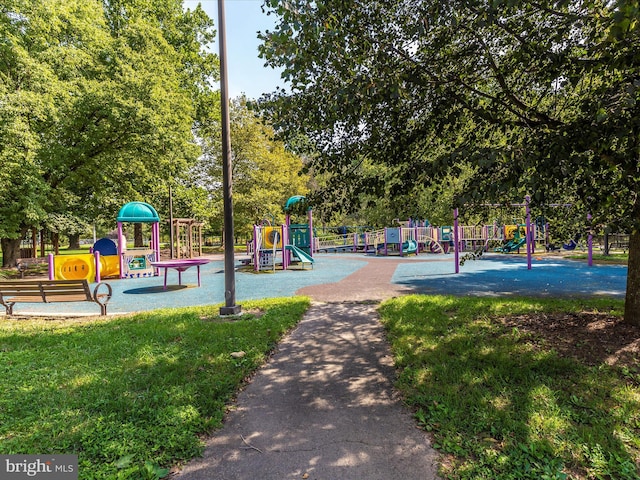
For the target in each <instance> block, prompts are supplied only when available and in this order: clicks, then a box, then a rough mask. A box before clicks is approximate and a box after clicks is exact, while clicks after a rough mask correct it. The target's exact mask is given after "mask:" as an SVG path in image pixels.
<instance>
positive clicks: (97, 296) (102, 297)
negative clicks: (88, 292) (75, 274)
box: [93, 282, 113, 315]
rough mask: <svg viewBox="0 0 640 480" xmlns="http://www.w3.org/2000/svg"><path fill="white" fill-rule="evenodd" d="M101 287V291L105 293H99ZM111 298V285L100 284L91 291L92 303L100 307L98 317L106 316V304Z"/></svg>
mask: <svg viewBox="0 0 640 480" xmlns="http://www.w3.org/2000/svg"><path fill="white" fill-rule="evenodd" d="M102 286H104V288H102V290H105V289H106V292H100V290H101V287H102ZM112 296H113V289H112V288H111V285H109V284H108V283H106V282H100V283H99V284H97V285H96V286H95V288H94V289H93V301H94V302H96V303H97V304H98V305H100V315H106V314H107V303H109V300H111V297H112Z"/></svg>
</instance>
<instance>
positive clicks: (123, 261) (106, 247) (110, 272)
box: [49, 202, 160, 282]
mask: <svg viewBox="0 0 640 480" xmlns="http://www.w3.org/2000/svg"><path fill="white" fill-rule="evenodd" d="M117 220H118V244H117V245H116V243H115V242H114V241H113V240H111V239H109V238H102V239H100V240H98V241H97V242H96V243H95V244H94V245H93V247H92V251H91V252H92V253H83V254H76V255H53V254H50V255H49V279H50V280H54V279H56V280H84V279H86V280H90V281H96V282H100V280H101V278H104V277H119V278H139V277H151V276H154V275H156V269H155V268H154V267H153V265H151V262H154V261H158V260H159V259H160V241H159V238H160V229H159V222H160V218H159V217H158V213H157V212H156V211H155V209H154V208H153V207H152V206H151V205H149V204H148V203H144V202H130V203H127V204H126V205H124V206H123V207H122V208H121V209H120V212H119V213H118V218H117ZM126 222H131V223H150V224H151V243H150V246H149V247H148V248H147V247H143V248H131V249H127V241H126V238H125V237H124V234H123V229H122V226H123V223H126Z"/></svg>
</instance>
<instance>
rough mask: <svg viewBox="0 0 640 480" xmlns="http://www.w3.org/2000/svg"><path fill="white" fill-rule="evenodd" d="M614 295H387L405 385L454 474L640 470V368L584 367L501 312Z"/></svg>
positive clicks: (617, 309) (604, 307)
mask: <svg viewBox="0 0 640 480" xmlns="http://www.w3.org/2000/svg"><path fill="white" fill-rule="evenodd" d="M583 309H588V310H599V311H606V312H613V313H614V314H615V315H620V314H621V310H622V302H618V301H585V300H580V301H558V300H533V299H528V300H527V299H487V298H453V297H446V296H407V297H402V298H397V299H394V300H390V301H388V302H386V303H384V304H383V305H382V307H381V310H380V311H381V315H382V318H383V322H384V324H385V326H386V328H387V329H388V334H389V339H390V341H391V343H392V348H393V352H394V356H395V360H396V363H397V366H398V367H399V370H400V374H399V380H398V384H397V385H398V387H399V388H400V389H401V391H402V392H403V394H404V395H405V398H406V401H407V402H408V403H409V404H410V405H411V406H412V407H413V408H415V411H416V418H417V420H418V422H419V424H420V425H421V426H422V427H423V428H424V429H426V430H428V431H430V432H432V434H433V438H434V444H435V446H436V448H438V449H439V450H440V451H441V452H442V453H443V454H444V455H445V457H444V458H445V461H444V462H443V466H442V472H443V474H444V475H446V478H452V479H491V480H497V479H536V480H538V479H565V478H590V479H591V478H593V479H616V480H621V479H638V478H640V476H639V474H638V465H639V464H638V461H639V460H640V455H639V450H640V368H639V367H638V366H632V367H630V368H629V367H624V368H618V367H611V366H608V365H606V364H601V365H597V366H587V365H585V364H582V363H580V362H579V361H577V360H574V359H572V358H567V357H561V356H560V355H558V354H557V353H556V352H555V351H554V350H553V349H550V348H545V344H544V342H541V341H540V339H537V338H533V337H532V336H531V334H526V333H524V332H522V331H520V330H519V329H518V328H517V327H506V326H504V324H503V323H501V322H500V321H498V319H499V317H505V316H506V317H509V316H513V315H524V314H530V313H544V312H546V313H549V312H554V311H556V312H557V311H561V312H578V311H581V310H583Z"/></svg>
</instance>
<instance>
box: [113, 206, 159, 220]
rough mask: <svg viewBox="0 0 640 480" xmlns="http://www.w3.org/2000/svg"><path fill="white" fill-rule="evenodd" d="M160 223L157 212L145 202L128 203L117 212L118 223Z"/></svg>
mask: <svg viewBox="0 0 640 480" xmlns="http://www.w3.org/2000/svg"><path fill="white" fill-rule="evenodd" d="M159 221H160V217H159V216H158V212H156V209H155V208H153V207H152V206H151V205H149V204H148V203H145V202H129V203H127V204H126V205H125V206H123V207H122V208H121V209H120V211H119V212H118V222H131V223H156V222H159Z"/></svg>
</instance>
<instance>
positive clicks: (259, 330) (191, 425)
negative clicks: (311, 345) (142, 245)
mask: <svg viewBox="0 0 640 480" xmlns="http://www.w3.org/2000/svg"><path fill="white" fill-rule="evenodd" d="M308 306H309V299H307V298H306V297H296V298H292V299H272V300H263V301H258V302H246V303H245V304H244V305H243V307H244V309H245V311H248V310H251V311H254V312H259V313H246V314H245V315H242V316H240V317H238V318H236V319H228V318H220V317H218V316H217V311H218V310H217V308H218V307H198V308H185V309H176V310H157V311H154V312H150V313H141V314H136V315H133V316H126V317H119V318H118V317H116V318H111V319H107V320H104V319H92V320H86V319H85V320H65V321H62V320H50V319H49V320H42V319H37V318H33V319H28V320H12V319H5V320H3V321H1V322H0V369H1V371H2V384H1V386H0V453H2V454H12V453H20V454H43V453H59V454H63V453H73V454H78V456H79V463H80V468H79V471H80V478H81V479H157V478H161V477H162V476H164V475H166V474H167V472H168V470H167V469H169V468H170V467H171V466H172V465H176V464H180V463H182V462H186V461H187V460H189V459H191V458H193V457H195V456H197V455H199V454H200V453H201V452H202V449H203V443H202V441H201V436H202V435H204V434H207V433H210V432H211V431H212V430H214V429H216V428H218V427H220V426H221V422H222V418H223V415H224V412H225V408H226V405H227V404H228V403H229V402H230V401H231V400H232V398H233V397H234V395H235V393H236V392H237V391H238V388H239V387H240V386H241V385H242V384H243V382H245V380H246V378H247V377H248V376H250V375H251V374H252V372H254V371H255V370H256V368H258V367H259V366H260V365H261V364H262V363H263V362H264V361H265V358H266V356H267V355H268V354H269V352H270V351H271V350H272V349H273V348H274V346H275V345H276V343H277V342H278V340H279V339H280V338H281V336H282V335H283V334H284V333H285V332H287V331H288V330H289V329H291V328H292V327H293V326H294V325H295V324H296V323H297V322H298V321H299V320H300V319H301V317H302V315H303V313H304V312H305V310H306V309H307V308H308ZM240 351H242V352H245V355H244V356H243V357H241V358H234V357H232V356H231V355H230V354H231V353H232V352H240Z"/></svg>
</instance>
